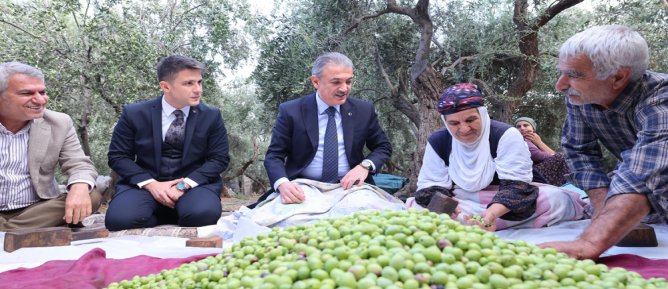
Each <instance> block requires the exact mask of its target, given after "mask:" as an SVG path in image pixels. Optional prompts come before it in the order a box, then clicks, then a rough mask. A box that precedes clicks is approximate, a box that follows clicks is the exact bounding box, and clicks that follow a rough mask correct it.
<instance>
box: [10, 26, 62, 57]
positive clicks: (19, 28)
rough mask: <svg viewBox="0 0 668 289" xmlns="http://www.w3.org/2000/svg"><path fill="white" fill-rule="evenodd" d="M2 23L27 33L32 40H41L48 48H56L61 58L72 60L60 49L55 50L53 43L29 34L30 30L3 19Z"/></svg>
mask: <svg viewBox="0 0 668 289" xmlns="http://www.w3.org/2000/svg"><path fill="white" fill-rule="evenodd" d="M0 23H5V24H7V25H9V26H11V27H14V28H15V29H16V30H19V31H21V32H23V33H25V34H27V35H28V36H30V37H32V38H35V39H37V40H39V41H40V42H42V43H44V44H46V45H47V46H50V47H54V48H52V49H53V50H54V51H56V52H57V53H58V54H60V55H61V56H63V57H65V58H67V59H70V58H69V57H67V54H66V53H64V52H62V51H60V49H58V48H55V45H51V43H49V42H48V41H46V40H44V39H42V38H40V37H38V36H37V35H35V34H32V33H30V32H28V30H25V29H23V28H22V27H20V26H18V25H16V24H14V23H11V22H8V21H5V20H3V19H0Z"/></svg>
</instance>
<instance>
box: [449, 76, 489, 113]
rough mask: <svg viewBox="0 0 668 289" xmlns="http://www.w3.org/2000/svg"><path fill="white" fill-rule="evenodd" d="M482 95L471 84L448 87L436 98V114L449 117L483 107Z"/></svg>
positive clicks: (476, 87)
mask: <svg viewBox="0 0 668 289" xmlns="http://www.w3.org/2000/svg"><path fill="white" fill-rule="evenodd" d="M483 104H484V103H483V95H482V92H480V90H478V86H477V85H475V84H473V83H458V84H455V85H453V86H450V87H448V88H447V89H445V90H444V91H443V93H442V94H441V97H439V98H438V105H437V107H438V112H439V113H440V114H442V115H449V114H453V113H456V112H460V111H462V110H467V109H471V108H476V107H481V106H483Z"/></svg>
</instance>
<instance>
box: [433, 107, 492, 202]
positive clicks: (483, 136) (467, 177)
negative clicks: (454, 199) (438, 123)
mask: <svg viewBox="0 0 668 289" xmlns="http://www.w3.org/2000/svg"><path fill="white" fill-rule="evenodd" d="M477 109H478V112H479V113H480V121H481V122H482V127H481V129H482V132H481V133H480V136H479V137H478V139H476V140H475V142H473V143H471V144H465V143H461V142H460V141H458V140H457V139H456V138H455V136H454V135H453V134H452V132H451V131H450V129H449V128H448V126H447V124H446V126H445V127H446V128H447V129H448V132H449V133H450V136H452V149H451V151H450V165H449V167H448V174H449V175H450V178H452V181H453V182H454V183H455V184H457V186H458V187H461V188H462V189H464V190H466V191H469V192H477V191H480V190H482V189H484V188H485V187H487V186H489V184H490V183H492V180H493V179H494V173H495V172H496V167H495V164H494V159H493V158H492V154H491V153H490V147H489V134H490V130H491V129H490V119H489V114H488V113H487V108H485V107H482V106H481V107H478V108H477ZM443 119H444V118H443ZM444 120H445V119H444Z"/></svg>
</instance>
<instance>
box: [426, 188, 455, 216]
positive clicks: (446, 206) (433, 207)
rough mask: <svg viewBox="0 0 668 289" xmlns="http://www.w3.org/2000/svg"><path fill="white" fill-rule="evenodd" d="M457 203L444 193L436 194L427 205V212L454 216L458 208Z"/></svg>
mask: <svg viewBox="0 0 668 289" xmlns="http://www.w3.org/2000/svg"><path fill="white" fill-rule="evenodd" d="M458 204H459V202H457V201H456V200H455V199H453V198H451V197H448V196H446V195H445V194H443V193H439V192H436V193H435V194H434V196H432V197H431V201H429V204H428V205H427V210H429V211H432V212H435V213H439V214H448V215H450V214H452V212H454V211H455V208H457V205H458Z"/></svg>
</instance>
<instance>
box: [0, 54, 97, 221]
mask: <svg viewBox="0 0 668 289" xmlns="http://www.w3.org/2000/svg"><path fill="white" fill-rule="evenodd" d="M48 99H49V97H48V96H47V95H46V87H45V83H44V74H43V73H42V72H41V71H40V70H38V69H36V68H34V67H31V66H29V65H26V64H23V63H19V62H6V63H0V231H6V230H9V229H16V228H44V227H53V226H60V225H64V224H78V223H80V222H81V220H83V219H84V218H85V217H87V216H89V215H90V214H91V213H92V212H94V211H96V210H97V208H98V207H99V205H100V201H101V199H102V198H101V196H100V194H99V193H98V192H97V191H95V190H94V188H95V178H96V177H97V172H96V171H95V167H94V166H93V163H92V162H91V160H90V158H89V157H88V156H86V155H85V154H84V152H83V150H82V149H81V144H80V143H79V139H78V138H77V135H76V133H75V130H74V125H73V124H72V119H71V118H70V117H69V116H68V115H66V114H63V113H59V112H54V111H50V110H47V109H46V104H47V102H48ZM58 164H60V167H61V172H62V174H63V175H65V176H67V177H68V180H67V192H65V193H62V192H61V191H60V190H59V189H58V184H57V183H56V180H55V177H54V174H55V171H56V166H57V165H58Z"/></svg>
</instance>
